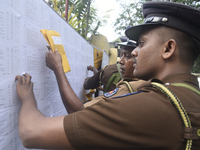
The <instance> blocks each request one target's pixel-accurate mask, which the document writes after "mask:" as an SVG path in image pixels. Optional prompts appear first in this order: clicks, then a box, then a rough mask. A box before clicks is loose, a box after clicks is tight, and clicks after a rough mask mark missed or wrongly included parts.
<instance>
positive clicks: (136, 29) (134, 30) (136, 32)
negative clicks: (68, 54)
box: [125, 23, 158, 41]
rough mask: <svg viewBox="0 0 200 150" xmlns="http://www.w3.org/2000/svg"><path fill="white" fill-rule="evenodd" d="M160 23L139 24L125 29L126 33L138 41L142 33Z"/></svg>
mask: <svg viewBox="0 0 200 150" xmlns="http://www.w3.org/2000/svg"><path fill="white" fill-rule="evenodd" d="M155 25H158V24H155V23H152V24H151V23H148V24H141V25H138V26H133V27H131V28H129V29H127V30H126V31H125V35H126V36H127V37H128V38H129V39H132V40H134V41H138V38H139V36H140V34H141V33H142V32H144V31H146V30H147V29H151V28H152V27H153V26H155Z"/></svg>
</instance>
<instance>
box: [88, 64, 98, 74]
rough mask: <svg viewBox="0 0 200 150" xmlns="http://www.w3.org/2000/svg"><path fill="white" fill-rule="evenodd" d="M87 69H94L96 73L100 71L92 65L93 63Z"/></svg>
mask: <svg viewBox="0 0 200 150" xmlns="http://www.w3.org/2000/svg"><path fill="white" fill-rule="evenodd" d="M87 70H91V71H93V73H94V74H95V73H97V72H98V70H97V69H96V68H95V67H93V66H91V65H89V66H87Z"/></svg>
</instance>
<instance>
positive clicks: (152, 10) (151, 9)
mask: <svg viewBox="0 0 200 150" xmlns="http://www.w3.org/2000/svg"><path fill="white" fill-rule="evenodd" d="M143 16H144V18H145V20H144V22H143V24H141V25H138V26H134V27H131V28H129V29H127V30H126V31H125V34H126V36H127V37H128V38H130V39H133V40H135V41H137V40H138V36H139V35H140V34H141V32H142V31H143V30H144V29H145V28H147V27H150V26H154V25H165V26H169V27H172V28H175V29H177V30H180V31H182V32H184V33H187V34H189V35H190V36H192V37H193V38H194V39H196V40H197V41H198V42H200V19H199V18H200V11H199V10H198V9H195V8H193V7H190V6H187V5H183V4H180V3H175V2H165V1H162V2H161V1H150V2H147V3H145V4H144V5H143Z"/></svg>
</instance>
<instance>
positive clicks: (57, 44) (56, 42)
mask: <svg viewBox="0 0 200 150" xmlns="http://www.w3.org/2000/svg"><path fill="white" fill-rule="evenodd" d="M40 32H41V33H42V34H43V35H44V38H45V39H46V41H47V43H48V44H49V46H50V47H51V49H52V51H53V52H55V49H57V50H58V52H59V53H60V55H61V57H62V65H63V70H64V72H65V73H66V72H68V71H70V70H71V69H70V66H69V62H68V60H67V56H66V54H65V50H64V47H63V44H62V40H61V37H60V34H59V33H58V32H56V31H54V30H47V29H41V30H40Z"/></svg>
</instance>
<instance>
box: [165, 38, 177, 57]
mask: <svg viewBox="0 0 200 150" xmlns="http://www.w3.org/2000/svg"><path fill="white" fill-rule="evenodd" d="M176 49H177V43H176V41H175V40H174V39H170V40H168V41H167V42H165V44H164V50H163V54H162V56H163V59H169V58H171V57H172V56H174V55H175V52H176Z"/></svg>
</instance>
